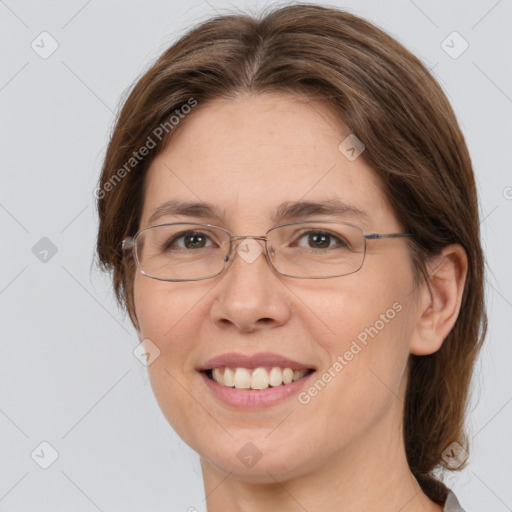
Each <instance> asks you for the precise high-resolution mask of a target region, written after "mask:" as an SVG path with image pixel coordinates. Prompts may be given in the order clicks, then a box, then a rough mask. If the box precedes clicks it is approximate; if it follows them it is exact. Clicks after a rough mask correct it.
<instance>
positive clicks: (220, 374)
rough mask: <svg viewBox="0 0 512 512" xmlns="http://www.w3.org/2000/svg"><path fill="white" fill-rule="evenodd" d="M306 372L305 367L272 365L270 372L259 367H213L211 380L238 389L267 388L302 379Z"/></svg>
mask: <svg viewBox="0 0 512 512" xmlns="http://www.w3.org/2000/svg"><path fill="white" fill-rule="evenodd" d="M306 373H308V370H307V369H303V370H295V371H293V370H292V369H291V368H279V367H277V366H275V367H273V368H272V369H271V370H270V372H269V371H267V369H266V368H263V367H259V368H254V369H253V370H251V369H247V368H227V367H226V368H214V369H213V370H212V377H213V380H214V381H215V382H217V383H219V384H221V385H223V386H227V387H230V388H233V387H235V388H238V389H267V388H268V387H269V386H280V385H281V384H290V382H292V381H295V380H299V379H302V377H304V375H306Z"/></svg>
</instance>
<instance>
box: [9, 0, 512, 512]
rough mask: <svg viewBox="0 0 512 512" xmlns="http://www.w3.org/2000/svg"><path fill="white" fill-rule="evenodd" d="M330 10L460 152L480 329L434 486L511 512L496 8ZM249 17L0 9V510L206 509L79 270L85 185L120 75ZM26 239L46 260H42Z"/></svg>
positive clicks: (91, 182)
mask: <svg viewBox="0 0 512 512" xmlns="http://www.w3.org/2000/svg"><path fill="white" fill-rule="evenodd" d="M329 3H330V4H332V5H336V6H339V7H345V8H347V9H348V10H350V11H352V12H354V13H356V14H359V15H362V16H364V17H366V18H367V19H369V20H371V21H373V22H374V23H376V24H377V25H379V26H380V27H381V28H383V29H385V30H386V31H388V32H389V33H391V34H392V35H394V36H395V37H396V38H397V39H398V40H400V41H401V42H402V43H403V44H405V45H406V46H407V47H408V48H409V49H410V50H411V51H412V52H413V53H415V54H416V55H417V56H418V57H419V58H420V59H422V61H423V62H424V63H425V64H426V65H427V66H428V67H429V68H433V73H434V74H435V76H436V77H437V79H438V80H439V82H440V83H441V86H442V87H443V89H444V90H445V92H446V94H447V96H448V97H449V99H450V101H451V102H452V104H453V106H454V109H455V111H456V113H457V116H458V118H459V120H460V124H461V127H462V129H463V131H464V134H465V136H466V138H467V142H468V145H469V148H470V151H471V155H472V158H473V162H474V167H475V172H476V176H477V180H478V186H479V192H480V199H481V212H482V233H483V241H484V246H485V250H486V257H487V262H488V267H489V274H488V284H487V300H488V310H489V323H490V328H489V332H488V337H487V341H486V345H485V348H484V350H483V354H482V357H481V359H480V361H479V366H478V370H477V378H476V381H475V384H476V385H475V388H474V393H473V395H474V398H473V402H472V407H471V414H470V422H469V423H470V429H471V435H472V438H473V442H472V446H473V451H472V453H471V458H470V464H469V467H468V468H467V469H466V470H464V471H463V472H462V473H459V474H456V475H454V476H452V477H451V478H450V479H449V480H448V483H449V484H450V485H451V486H452V488H453V489H454V490H455V492H456V493H457V495H458V497H459V500H460V501H461V504H462V505H463V506H464V507H465V508H466V510H467V511H468V512H476V511H480V510H485V511H486V512H502V511H506V510H512V487H511V486H510V481H511V476H512V462H511V458H512V443H511V442H510V432H511V431H512V429H511V425H512V404H511V401H512V385H511V384H512V375H511V372H510V361H511V359H512V348H511V339H510V332H511V329H510V325H509V319H510V317H511V314H512V273H511V272H510V268H509V262H510V254H511V252H512V244H511V241H510V240H511V238H510V226H511V222H510V221H511V220H512V188H511V187H512V175H511V172H510V158H509V154H510V143H511V135H512V121H511V119H512V72H511V61H510V53H511V50H512V35H511V30H510V26H511V22H512V2H511V0H500V1H496V0H485V1H484V0H482V1H471V2H467V1H462V0H461V1H450V2H446V1H445V0H436V1H429V2H427V1H426V0H415V1H412V0H397V1H393V2H381V1H378V0H371V1H359V2H357V1H345V2H342V1H337V2H324V4H325V5H327V4H329ZM263 5H268V2H267V3H265V4H264V3H262V2H249V3H246V2H240V1H236V2H229V3H228V2H225V1H221V0H215V1H214V0H211V1H209V2H207V1H203V0H198V1H195V2H190V3H188V4H184V3H179V2H177V0H167V1H163V0H147V1H144V2H143V1H142V0H136V1H131V2H121V1H120V0H108V1H100V0H89V1H84V0H73V1H68V2H55V1H53V2H43V3H40V2H35V1H33V0H32V1H24V2H21V1H16V0H6V1H0V45H1V46H0V48H1V66H0V112H1V123H0V144H1V146H0V147H1V153H0V154H1V164H0V167H1V184H2V185H1V188H0V222H1V235H2V242H1V245H0V247H1V249H2V250H1V265H0V312H1V328H2V340H1V344H2V345H1V357H0V430H1V436H0V443H1V445H0V460H1V464H0V511H3V512H21V511H24V512H25V511H27V510H33V511H53V512H59V511H69V510H73V511H84V512H89V511H91V512H92V511H94V510H101V511H104V512H107V511H120V510H123V511H126V512H129V511H136V510H151V511H154V512H160V511H180V510H182V511H186V510H187V509H188V508H189V507H195V508H196V509H197V510H204V509H205V506H204V501H203V498H204V492H203V487H202V480H201V473H200V466H199V459H198V456H197V455H196V454H194V452H192V450H190V449H189V448H188V447H187V446H186V445H185V444H184V443H183V442H182V441H181V440H180V439H179V438H178V436H177V435H176V434H175V433H174V432H173V431H172V429H171V428H170V426H169V425H168V424H167V422H166V420H165V419H164V417H163V415H162V414H161V412H160V409H159V408H158V405H157V404H156V401H155V399H154V397H153V394H152V391H151V387H150V385H149V381H148V378H147V373H146V368H145V367H144V366H143V365H142V364H141V363H140V362H139V360H137V359H136V358H135V357H134V355H133V350H134V348H135V347H136V346H137V344H138V339H137V336H136V333H135V331H134V330H133V328H132V327H131V325H130V323H129V320H128V318H127V317H126V316H125V315H124V314H123V313H122V312H121V311H120V310H118V309H117V307H116V306H115V303H114V300H113V293H112V291H111V288H110V282H109V279H108V276H105V275H102V274H101V273H100V272H99V271H98V270H97V269H96V268H95V267H94V266H92V258H93V250H94V244H95V235H96V228H97V217H96V213H95V209H94V197H93V189H94V187H95V185H96V181H97V178H98V176H99V172H100V166H101V162H102V158H103V156H104V152H105V148H106V144H107V142H108V136H109V133H110V130H111V127H112V125H113V121H114V112H115V111H116V109H117V106H118V104H119V101H120V99H121V97H122V93H123V92H124V91H125V90H126V89H127V88H128V87H129V86H130V85H131V84H132V82H133V81H134V80H135V79H136V77H137V76H139V75H140V74H141V73H142V72H143V71H144V69H146V68H147V67H148V66H149V65H150V64H151V62H152V61H153V60H154V59H155V58H156V57H157V56H158V55H159V54H160V53H161V52H162V51H163V50H164V49H165V48H166V47H167V46H168V45H169V44H171V43H172V42H173V41H174V40H176V38H177V37H178V36H179V35H181V34H183V33H184V32H185V31H186V30H187V29H188V28H189V27H191V26H193V25H194V24H196V23H197V22H199V21H200V20H202V19H204V18H206V17H208V16H210V15H213V14H215V12H216V11H218V12H225V10H226V9H229V8H230V7H231V6H233V7H235V6H236V7H239V8H243V9H248V10H251V11H253V12H254V11H258V8H259V7H261V6H263ZM43 31H47V32H48V33H49V34H51V36H52V38H54V39H55V40H56V41H57V42H58V48H57V50H56V51H55V52H54V53H53V54H52V55H51V56H49V57H48V58H46V59H43V58H41V56H40V55H39V54H38V53H36V51H34V50H33V49H32V47H31V43H32V42H33V41H34V40H35V44H36V43H38V41H39V43H38V44H39V45H40V46H42V45H43V43H41V42H40V41H41V37H39V35H40V34H41V32H43ZM453 31H457V32H459V33H460V34H461V36H462V37H463V38H464V39H465V40H466V41H467V42H468V43H469V47H468V49H467V50H466V51H465V52H464V53H462V55H460V56H459V57H458V58H452V56H450V55H448V53H446V51H445V49H443V47H442V46H441V45H442V41H443V40H445V39H446V38H447V36H448V35H449V34H451V33H452V32H453ZM452 39H453V38H452ZM452 39H448V41H451V40H452ZM45 41H46V42H45V43H44V45H45V49H46V51H47V50H48V49H49V48H50V40H49V39H45ZM445 44H447V43H445ZM448 44H450V45H451V46H453V47H454V48H453V49H452V50H451V51H452V53H453V51H456V50H458V49H460V48H462V47H461V46H460V41H459V42H457V41H456V40H454V43H451V42H450V43H448ZM40 51H42V48H41V49H40ZM43 237H47V238H48V239H49V240H51V243H52V244H53V245H54V246H55V248H56V249H57V252H56V253H55V254H52V251H51V249H50V252H48V254H47V255H46V261H41V260H40V258H42V257H43V255H44V253H40V252H38V251H42V250H44V249H45V248H48V241H46V240H45V241H42V242H41V241H40V239H41V238H43ZM38 244H39V245H38ZM41 244H42V245H41ZM34 246H35V249H33V248H34ZM34 252H35V253H36V254H34ZM43 441H46V442H48V443H49V444H50V445H51V446H52V447H53V448H54V449H55V450H56V451H57V452H58V454H59V456H58V458H57V460H56V461H55V462H54V463H53V464H52V465H51V466H50V467H48V469H42V468H41V467H40V466H39V465H38V464H37V463H36V462H35V460H39V462H40V463H41V461H42V460H43V459H44V458H45V457H46V458H47V459H46V460H48V457H49V456H50V455H49V454H50V450H49V449H48V448H45V447H44V446H43V447H42V448H41V447H40V446H39V445H40V443H41V442H43ZM34 450H36V452H35V453H36V454H37V453H39V459H38V457H37V455H34V456H33V457H34V459H35V460H34V459H33V458H32V456H31V454H32V453H33V452H34ZM41 450H42V451H41ZM42 454H44V455H42Z"/></svg>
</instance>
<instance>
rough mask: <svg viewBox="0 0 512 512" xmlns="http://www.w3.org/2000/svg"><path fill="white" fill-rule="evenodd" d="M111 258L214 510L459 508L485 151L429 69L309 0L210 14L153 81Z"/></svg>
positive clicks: (136, 122) (104, 211) (144, 81)
mask: <svg viewBox="0 0 512 512" xmlns="http://www.w3.org/2000/svg"><path fill="white" fill-rule="evenodd" d="M97 197H98V211H99V219H100V226H99V232H98V241H97V251H98V256H99V261H100V263H101V264H102V266H103V268H104V269H108V270H111V271H113V280H114V288H115V291H116V294H117V297H118V299H119V301H120V303H121V304H123V305H125V306H126V308H127V310H128V312H129V315H130V318H131V320H132V322H133V325H134V327H135V328H136V330H137V333H138V336H139V339H140V340H141V342H142V347H143V349H142V353H143V354H144V357H145V359H146V363H147V365H148V372H149V376H150V380H151V384H152V388H153V390H154V393H155V396H156V398H157V400H158V403H159V405H160V407H161V409H162V411H163V413H164V415H165V417H166V418H167V420H168V421H169V423H170V425H171V426H172V427H173V428H174V429H175V430H176V432H177V433H178V434H179V435H180V436H181V437H182V438H183V440H184V441H185V442H186V443H187V444H189V445H190V446H191V447H192V448H193V449H194V450H195V451H197V453H198V454H199V455H200V456H201V466H202V472H203V478H204V486H205V495H206V496H207V498H206V502H207V506H208V510H209V511H210V512H216V511H219V510H244V511H259V510H266V509H268V508H269V507H271V508H272V509H273V510H286V511H295V510H308V511H315V510H322V511H324V510H333V511H334V510H336V511H338V510H353V511H356V510H361V511H362V510H365V511H367V510H379V511H381V512H386V511H396V510H401V511H441V510H445V511H456V510H462V508H460V505H459V504H458V502H457V499H456V498H455V496H454V494H453V493H452V492H451V491H450V490H449V489H448V488H447V487H446V486H445V485H444V484H443V483H442V481H441V477H440V470H442V469H443V468H444V469H447V470H457V469H460V468H461V467H463V466H464V463H465V460H466V458H467V453H468V449H469V447H468V443H467V439H466V436H465V431H464V414H465V408H466V404H467V396H468V389H469V385H470V380H471V374H472V369H473V365H474V362H475V358H476V356H477V354H478V351H479V349H480V347H481V344H482V341H483V338H484V335H485V329H486V315H485V307H484V300H483V256H482V249H481V246H480V240H479V219H478V207H477V197H476V189H475V183H474V176H473V171H472V167H471V161H470V157H469V154H468V150H467V147H466V144H465V141H464V138H463V135H462V133H461V131H460V129H459V126H458V124H457V121H456V118H455V115H454V113H453V110H452V108H451V106H450V104H449V102H448V100H447V99H446V97H445V95H444V94H443V92H442V90H441V89H440V87H439V85H438V84H437V83H436V81H435V80H434V78H433V77H432V76H431V75H430V74H429V73H428V71H427V70H426V69H425V68H424V66H423V65H422V64H421V63H420V61H419V60H418V59H417V58H415V57H414V56H413V55H411V53H409V52H408V51H407V50H406V49H405V48H404V47H403V46H401V45H400V44H399V43H398V42H397V41H395V40H394V39H393V38H391V37H390V36H388V35H386V34H385V33H383V32H382V31H381V30H380V29H378V28H377V27H375V26H374V25H372V24H370V23H369V22H367V21H365V20H363V19H361V18H359V17H357V16H354V15H352V14H348V13H346V12H343V11H341V10H338V9H335V8H328V7H321V6H313V5H293V6H288V7H284V8H280V9H276V10H274V11H271V12H269V13H268V14H267V15H266V16H265V17H263V18H262V19H254V18H252V17H249V16H244V15H238V14H237V15H231V16H219V17H217V18H215V19H212V20H209V21H206V22H204V23H202V24H201V25H199V26H197V27H196V28H194V29H193V30H191V31H190V32H189V33H187V34H186V35H185V36H183V37H182V38H181V39H180V40H179V41H178V42H176V43H175V44H174V45H173V46H172V47H171V48H169V49H168V50H167V51H166V52H165V53H164V54H163V55H162V56H161V57H160V58H159V59H158V61H157V62H156V63H155V64H154V65H153V66H152V67H151V68H150V69H149V70H148V71H147V72H146V73H145V74H144V76H143V77H142V78H141V79H140V80H139V81H138V83H137V84H136V85H135V87H134V88H133V90H132V91H131V93H130V95H129V97H128V99H127V100H126V102H125V104H124V106H123V108H122V110H121V112H120V115H119V119H118V121H117V125H116V127H115V129H114V131H113V134H112V138H111V141H110V144H109V147H108V150H107V154H106V158H105V162H104V166H103V171H102V175H101V178H100V182H99V187H98V189H97Z"/></svg>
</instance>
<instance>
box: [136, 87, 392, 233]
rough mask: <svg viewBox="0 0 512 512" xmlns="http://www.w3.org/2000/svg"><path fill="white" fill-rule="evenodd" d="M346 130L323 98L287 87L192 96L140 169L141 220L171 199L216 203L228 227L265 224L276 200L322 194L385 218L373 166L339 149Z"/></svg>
mask: <svg viewBox="0 0 512 512" xmlns="http://www.w3.org/2000/svg"><path fill="white" fill-rule="evenodd" d="M349 134H350V131H349V130H348V128H347V127H346V126H345V125H344V124H343V122H342V121H340V120H339V119H338V118H337V116H336V114H335V113H334V112H333V111H332V109H331V108H330V107H329V106H328V105H327V104H325V103H323V102H318V101H315V102H311V101H309V102H306V101H304V100H303V99H300V98H298V97H295V96H292V95H290V94H284V93H273V94H265V95H246V96H241V97H237V98H234V99H219V100H213V101H209V102H207V103H205V104H204V105H201V104H199V105H198V106H197V107H196V108H195V109H194V111H193V113H192V114H190V115H189V116H188V117H186V118H185V119H184V120H182V121H181V124H180V125H179V126H178V129H177V130H176V132H175V133H174V134H173V138H172V139H171V141H170V143H169V144H168V146H167V147H166V148H165V149H164V150H163V151H162V152H161V153H160V154H159V155H158V156H157V157H156V158H155V159H154V161H153V162H152V164H151V166H150V168H149V170H148V173H147V176H146V183H145V185H146V186H145V197H144V208H143V213H142V218H141V227H143V226H145V225H148V224H147V223H148V220H149V217H150V216H151V215H152V214H153V213H154V211H155V209H156V208H158V207H159V206H160V205H161V204H163V203H164V202H166V201H169V200H176V199H177V200H181V201H194V202H201V201H203V202H206V203H210V204H213V205H217V206H218V207H219V208H221V209H222V210H223V211H224V212H225V219H223V220H224V221H225V224H226V225H227V226H228V227H231V228H232V229H237V228H238V227H240V226H242V225H243V224H245V223H248V222H251V223H252V225H253V226H254V227H261V228H262V229H263V228H267V229H268V228H269V227H271V226H269V224H268V223H269V222H270V219H271V218H272V215H273V214H274V213H275V210H276V209H277V208H278V207H279V206H280V205H281V204H282V203H284V202H293V201H318V202H321V201H325V200H330V199H337V200H341V201H343V202H346V203H347V204H350V205H352V206H355V207H356V208H359V209H361V210H364V211H366V212H367V213H368V215H369V217H370V219H369V222H368V223H367V226H368V227H370V226H372V227H373V226H376V225H379V224H383V223H385V222H387V221H391V222H392V221H393V220H394V218H393V214H392V212H391V209H390V207H389V205H388V203H387V201H386V198H385V196H384V194H383V192H382V189H381V185H380V182H379V180H378V178H377V175H376V174H375V172H374V171H373V170H372V169H371V168H370V167H369V166H368V165H367V164H366V163H365V161H364V159H363V158H362V157H359V158H357V159H356V160H353V161H351V160H349V159H348V158H347V156H346V154H345V153H344V152H342V151H340V149H339V145H340V143H341V142H342V141H343V140H344V139H345V138H346V137H347V136H348V135H349ZM363 154H364V153H363ZM212 220H214V219H212ZM255 223H257V224H258V226H255Z"/></svg>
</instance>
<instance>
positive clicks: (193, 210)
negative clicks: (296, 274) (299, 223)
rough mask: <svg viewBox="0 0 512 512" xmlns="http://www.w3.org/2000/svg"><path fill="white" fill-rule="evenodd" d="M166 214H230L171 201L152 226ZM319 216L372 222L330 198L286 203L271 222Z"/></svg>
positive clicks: (155, 216)
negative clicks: (351, 218)
mask: <svg viewBox="0 0 512 512" xmlns="http://www.w3.org/2000/svg"><path fill="white" fill-rule="evenodd" d="M165 215H180V216H186V217H195V218H197V219H202V220H205V219H212V218H215V219H219V220H224V219H225V216H226V211H225V210H224V209H221V208H218V207H217V206H215V205H213V204H210V203H205V202H194V201H180V200H178V199H170V200H169V201H166V202H165V203H162V204H161V205H160V206H158V207H157V208H156V209H155V210H154V212H153V213H152V214H151V217H149V220H148V225H149V226H151V225H153V223H154V222H156V221H157V220H158V219H160V218H161V217H163V216H165ZM315 215H325V216H332V217H353V218H358V219H360V220H362V221H363V222H365V223H370V217H369V215H368V214H367V213H366V212H365V211H364V210H361V209H360V208H357V207H356V206H354V205H351V204H348V203H346V202H344V201H342V200H341V199H337V198H335V199H326V200H324V201H321V202H314V201H286V202H284V203H281V204H280V205H279V206H278V208H277V209H276V210H275V212H274V213H273V214H272V217H271V220H272V222H273V223H274V224H275V223H277V222H283V221H288V220H290V221H291V220H295V219H298V218H305V217H313V216H315Z"/></svg>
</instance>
